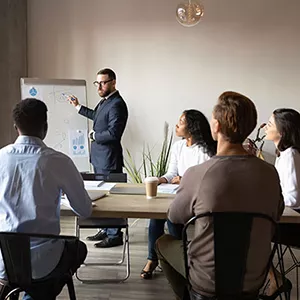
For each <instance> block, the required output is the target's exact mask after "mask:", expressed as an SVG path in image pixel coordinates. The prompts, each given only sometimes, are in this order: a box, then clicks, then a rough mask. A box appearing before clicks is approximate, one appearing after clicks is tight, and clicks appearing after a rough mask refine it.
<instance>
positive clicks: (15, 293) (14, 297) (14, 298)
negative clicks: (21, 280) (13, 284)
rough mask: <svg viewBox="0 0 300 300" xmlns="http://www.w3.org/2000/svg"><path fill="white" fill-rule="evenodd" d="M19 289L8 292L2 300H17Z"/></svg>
mask: <svg viewBox="0 0 300 300" xmlns="http://www.w3.org/2000/svg"><path fill="white" fill-rule="evenodd" d="M19 291H20V288H16V289H13V290H12V291H10V292H9V293H8V294H7V295H6V296H5V298H4V300H7V299H10V300H18V299H19V295H20V292H19Z"/></svg>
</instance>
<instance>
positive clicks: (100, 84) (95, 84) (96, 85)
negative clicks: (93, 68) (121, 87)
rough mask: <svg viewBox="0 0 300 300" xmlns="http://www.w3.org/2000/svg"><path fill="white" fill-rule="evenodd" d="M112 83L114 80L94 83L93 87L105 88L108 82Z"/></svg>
mask: <svg viewBox="0 0 300 300" xmlns="http://www.w3.org/2000/svg"><path fill="white" fill-rule="evenodd" d="M110 81H113V79H109V80H106V81H100V82H99V81H94V82H93V85H94V86H95V87H96V88H99V87H100V86H101V87H102V86H104V85H106V84H107V83H108V82H110Z"/></svg>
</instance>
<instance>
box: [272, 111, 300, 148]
mask: <svg viewBox="0 0 300 300" xmlns="http://www.w3.org/2000/svg"><path fill="white" fill-rule="evenodd" d="M273 115H274V121H275V125H276V127H277V130H278V132H279V133H280V135H281V139H280V141H279V143H278V145H277V149H278V150H279V151H284V150H286V149H288V148H290V147H292V148H295V149H297V150H298V151H299V152H300V114H299V112H298V111H296V110H294V109H292V108H279V109H276V110H274V112H273Z"/></svg>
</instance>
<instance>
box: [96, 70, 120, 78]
mask: <svg viewBox="0 0 300 300" xmlns="http://www.w3.org/2000/svg"><path fill="white" fill-rule="evenodd" d="M97 75H108V78H109V79H114V80H116V78H117V77H116V73H115V72H114V71H113V70H111V69H108V68H105V69H102V70H100V71H99V72H98V73H97Z"/></svg>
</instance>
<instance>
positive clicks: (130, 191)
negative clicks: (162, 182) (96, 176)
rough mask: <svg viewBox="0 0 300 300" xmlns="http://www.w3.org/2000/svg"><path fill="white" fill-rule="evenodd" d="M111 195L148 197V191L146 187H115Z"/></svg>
mask: <svg viewBox="0 0 300 300" xmlns="http://www.w3.org/2000/svg"><path fill="white" fill-rule="evenodd" d="M109 193H110V194H122V195H146V189H145V187H130V186H128V187H127V186H126V187H125V186H122V187H120V186H114V187H113V188H112V189H111V190H110V191H109Z"/></svg>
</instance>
